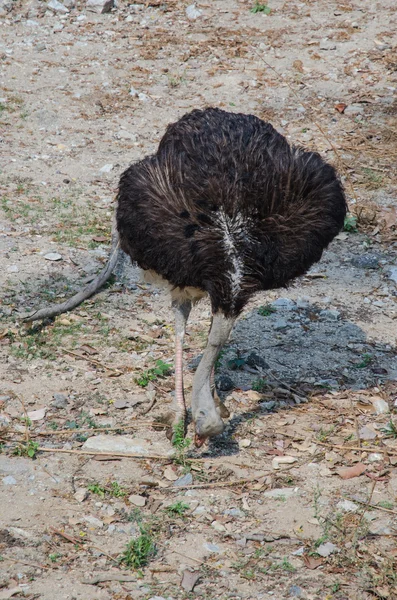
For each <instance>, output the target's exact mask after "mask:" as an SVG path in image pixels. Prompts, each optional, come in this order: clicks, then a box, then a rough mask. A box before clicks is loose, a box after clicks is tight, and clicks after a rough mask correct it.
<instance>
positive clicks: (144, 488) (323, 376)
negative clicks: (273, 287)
mask: <svg viewBox="0 0 397 600" xmlns="http://www.w3.org/2000/svg"><path fill="white" fill-rule="evenodd" d="M72 4H73V3H72V2H69V3H68V4H67V6H68V7H69V8H68V9H67V10H68V12H66V13H65V14H62V13H61V12H54V10H50V9H47V5H46V3H45V2H41V1H38V0H32V1H31V2H30V3H24V2H12V1H11V0H9V1H7V0H5V1H4V0H3V1H0V67H1V75H0V142H1V145H0V148H1V162H0V188H1V207H0V210H1V222H0V251H1V272H0V280H1V292H0V301H1V305H0V317H1V329H0V352H1V364H0V381H1V384H0V438H1V439H0V448H1V450H2V453H1V454H0V557H1V558H0V598H3V599H6V598H10V597H15V598H20V597H27V598H31V599H33V598H40V599H45V600H53V599H54V598H56V599H57V600H63V599H65V600H66V599H70V600H71V599H77V598H81V599H84V600H90V599H91V598H92V599H94V598H95V599H102V598H103V599H108V598H112V599H123V600H124V599H125V600H127V599H132V598H133V599H135V598H140V599H143V600H148V599H150V598H156V597H159V598H171V599H174V600H176V599H188V598H196V597H197V598H202V599H203V600H204V599H207V600H210V599H211V600H212V599H215V598H219V599H222V600H223V599H225V600H226V599H244V600H251V599H252V600H253V599H255V600H259V599H262V600H265V599H266V600H267V599H271V598H277V599H281V598H294V597H297V598H306V599H313V600H314V599H319V600H320V599H322V600H324V599H326V598H328V599H339V600H341V599H349V600H350V599H353V600H355V599H357V600H359V599H360V600H361V599H372V598H388V599H389V598H397V582H396V563H395V561H396V555H397V546H396V541H395V540H396V537H395V536H396V533H397V529H396V528H395V527H396V524H397V520H396V514H397V473H396V467H395V465H396V464H397V440H396V437H397V433H396V429H395V428H394V425H393V421H394V422H396V421H395V412H396V407H397V384H396V381H397V358H396V324H397V303H396V300H397V262H396V254H397V252H396V251H397V226H396V210H395V201H396V189H397V178H396V177H397V173H396V171H397V167H396V165H397V161H396V157H397V151H396V141H397V123H396V114H397V100H396V89H397V71H396V70H397V46H396V43H397V40H396V33H395V32H396V26H397V13H396V11H395V6H394V2H392V1H391V0H384V1H383V2H378V3H374V2H369V1H368V0H363V1H361V2H358V1H355V0H352V1H349V0H344V1H343V2H341V3H336V2H335V3H332V2H331V3H330V2H326V1H325V0H318V1H316V2H310V1H306V2H289V1H285V2H284V1H278V0H272V1H271V2H270V3H269V7H270V9H271V10H270V14H266V12H268V11H266V12H263V11H262V10H258V11H257V12H253V11H252V10H251V9H252V8H253V6H254V2H251V1H249V2H248V1H240V2H235V1H234V0H230V1H227V2H226V1H225V0H223V1H213V2H211V1H207V2H198V3H197V4H196V9H198V10H199V14H198V15H197V17H196V18H195V19H189V18H188V16H187V13H186V8H187V6H188V2H176V1H175V2H173V1H171V0H170V1H168V2H167V1H165V2H161V1H153V2H145V3H143V2H142V3H136V4H127V3H125V2H120V3H119V5H118V7H117V8H114V9H112V10H111V12H109V13H106V14H96V13H94V12H90V11H89V10H87V7H86V6H85V4H84V3H82V2H77V3H76V5H75V6H73V5H72ZM57 10H61V9H59V7H58V9H57ZM189 14H190V13H189ZM208 105H212V106H219V107H222V108H224V109H227V110H231V111H241V112H246V113H253V114H256V115H258V116H259V117H261V118H264V119H268V120H270V121H271V122H272V123H273V125H274V126H275V127H277V129H278V130H279V131H281V132H282V133H283V134H284V135H286V136H287V137H288V139H290V140H291V141H293V142H294V143H298V144H301V145H304V146H305V147H307V148H309V149H315V150H318V151H319V152H321V153H322V154H323V155H324V156H325V157H326V158H327V159H328V160H330V161H331V162H333V163H334V164H335V165H336V166H337V168H338V169H339V171H340V173H341V176H342V179H343V181H344V184H345V187H346V192H347V195H348V198H349V204H350V210H351V212H352V214H355V215H356V217H357V225H358V229H359V231H358V232H354V231H353V232H352V231H344V232H342V233H341V234H340V235H339V236H338V238H337V239H336V240H335V241H334V243H333V244H332V246H331V247H330V248H329V250H328V251H327V252H326V253H325V255H324V258H323V260H322V261H321V263H320V264H318V265H316V266H315V267H314V268H313V269H312V271H311V272H310V273H309V274H308V275H307V277H304V278H302V279H301V280H300V281H298V282H296V283H295V284H294V285H293V286H291V288H290V289H289V290H287V291H285V292H284V293H282V294H280V293H279V292H277V293H276V292H274V293H270V294H267V295H265V294H263V295H260V296H258V297H256V298H255V299H254V300H253V301H252V302H251V303H250V305H249V306H248V307H247V309H246V310H245V312H244V314H243V316H242V318H241V320H240V322H239V323H238V324H237V325H236V327H235V329H234V332H233V334H232V337H231V340H230V343H229V344H228V346H227V348H226V349H225V352H224V353H223V355H222V358H221V360H220V362H219V365H218V374H217V378H218V383H219V387H220V388H221V393H222V395H223V397H224V399H225V403H226V405H227V407H228V409H229V411H230V413H231V416H230V420H229V422H228V426H227V429H226V431H225V434H224V435H223V436H221V437H220V438H219V439H217V440H215V441H214V442H213V443H212V444H211V445H210V446H209V447H207V448H205V449H203V450H200V451H196V450H193V449H191V448H190V447H189V448H187V449H186V450H184V451H182V450H180V451H177V453H176V456H173V457H171V456H170V451H171V447H170V444H169V442H168V440H167V439H166V436H165V433H164V429H163V428H162V427H161V425H159V424H158V420H159V419H161V416H162V415H163V414H164V413H165V412H167V408H168V406H169V403H170V401H171V398H172V392H173V383H172V376H165V377H164V378H159V377H157V378H155V379H153V380H152V381H146V380H145V377H146V379H147V378H148V372H149V375H150V374H151V373H152V374H153V371H150V369H153V368H154V367H155V366H156V361H159V360H161V361H163V363H166V364H170V365H172V363H173V323H172V314H171V311H170V309H169V299H168V297H167V295H166V294H165V293H164V292H161V291H159V290H156V289H155V288H154V287H153V286H150V285H149V284H145V283H141V282H140V281H139V278H138V273H137V271H136V269H134V268H133V267H131V266H128V265H124V267H123V266H122V265H119V268H118V270H117V274H116V278H115V282H113V284H112V285H111V286H108V287H106V289H104V290H103V291H101V293H100V294H98V295H97V296H96V297H95V298H93V299H91V300H90V301H88V302H86V303H85V304H84V305H82V306H81V307H79V309H77V310H76V311H75V312H74V313H72V314H68V315H64V316H62V317H60V318H58V319H56V320H55V322H51V323H45V324H43V325H42V326H40V327H36V328H35V329H33V330H27V329H26V328H25V327H24V326H23V324H22V319H23V316H24V315H26V314H27V313H28V312H30V311H31V310H32V309H36V308H39V307H41V306H43V305H45V304H48V303H51V302H54V301H62V300H63V299H65V298H66V297H68V296H70V295H71V294H72V293H73V292H74V291H75V290H77V289H78V288H79V287H80V286H81V285H83V284H85V283H87V282H89V281H90V280H92V278H93V276H94V275H95V273H96V272H97V271H98V270H99V269H100V268H101V267H102V265H103V264H104V262H105V261H106V258H107V255H108V251H109V239H110V224H111V216H112V211H113V198H114V193H115V189H116V187H117V181H118V177H119V176H120V174H121V172H122V171H123V170H124V168H126V167H127V166H128V165H129V164H130V163H131V162H133V161H134V160H137V159H139V158H141V157H142V156H144V155H145V154H148V153H150V152H153V151H154V150H155V148H156V145H157V144H158V141H159V139H160V138H161V136H162V134H163V132H164V130H165V127H166V125H167V124H168V123H170V122H172V121H175V120H176V119H178V118H179V117H180V116H181V115H182V114H183V113H185V112H186V111H188V110H190V109H192V108H197V107H204V106H208ZM353 228H354V227H353ZM54 254H55V256H54ZM57 255H58V256H57ZM51 258H52V259H54V258H56V259H57V260H50V259H51ZM280 298H281V301H280ZM269 307H270V308H269ZM209 320H210V311H209V306H208V305H207V304H206V303H205V302H203V303H202V304H200V305H199V306H197V307H196V308H195V309H194V311H193V314H192V317H191V320H190V323H189V327H188V336H187V344H186V353H185V357H186V371H187V381H186V388H187V391H188V393H189V389H190V385H191V379H192V374H193V372H194V368H195V365H196V364H197V357H198V356H199V355H200V353H201V351H202V348H203V346H204V345H205V340H206V334H207V331H208V325H209ZM164 370H165V371H166V367H164ZM144 384H147V385H144ZM36 411H38V412H36ZM156 423H157V424H156ZM189 434H190V435H191V431H189ZM104 449H108V452H109V455H108V456H106V457H104V456H99V454H97V453H99V452H100V451H101V450H102V451H103V450H104ZM60 450H63V452H60ZM85 452H86V453H85ZM89 452H91V454H89ZM126 452H130V453H131V452H132V453H134V454H135V455H139V456H140V458H122V457H120V456H117V453H121V454H125V453H126ZM29 455H31V456H29ZM277 458H282V459H284V461H285V462H283V461H282V460H281V464H278V463H277V460H276V459H277ZM288 461H289V462H288ZM348 468H353V470H352V471H350V472H347V473H346V471H345V470H346V469H348ZM346 475H347V476H349V475H350V476H351V478H349V479H345V477H346ZM182 477H183V478H184V479H182ZM195 486H196V487H195ZM142 532H143V533H142ZM134 540H135V541H136V540H139V541H140V544H141V545H140V550H136V546H137V543H135V545H134V543H131V541H134ZM145 543H146V544H147V547H146V550H150V545H151V544H152V545H153V547H155V550H154V551H152V552H146V550H145V549H143V550H142V547H143V546H144V544H145ZM128 545H129V548H130V552H129V558H130V563H131V562H132V563H133V558H134V557H135V559H136V560H138V559H141V562H142V564H139V560H138V563H137V562H135V563H133V564H128V558H127V560H126V553H125V551H126V548H127V547H128ZM134 548H135V554H134ZM146 554H147V556H146ZM145 558H147V564H144V562H145V561H144V559H145ZM1 559H2V560H1ZM123 559H124V560H123ZM126 563H127V564H126ZM134 566H138V568H134ZM197 576H199V579H198V580H197V582H195V583H194V580H195V579H197Z"/></svg>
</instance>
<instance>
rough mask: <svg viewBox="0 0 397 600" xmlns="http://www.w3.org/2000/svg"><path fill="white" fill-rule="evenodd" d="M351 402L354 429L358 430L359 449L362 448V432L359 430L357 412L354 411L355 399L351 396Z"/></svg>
mask: <svg viewBox="0 0 397 600" xmlns="http://www.w3.org/2000/svg"><path fill="white" fill-rule="evenodd" d="M349 400H350V407H351V409H352V413H353V418H354V427H355V429H356V437H357V444H358V446H359V448H361V440H360V432H359V430H358V420H357V415H356V411H355V410H354V405H353V399H352V397H351V396H350V397H349Z"/></svg>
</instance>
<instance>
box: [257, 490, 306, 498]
mask: <svg viewBox="0 0 397 600" xmlns="http://www.w3.org/2000/svg"><path fill="white" fill-rule="evenodd" d="M298 491H299V488H291V487H288V488H275V489H274V490H268V491H267V492H263V494H262V495H263V496H264V497H265V498H291V497H292V496H296V495H297V494H298Z"/></svg>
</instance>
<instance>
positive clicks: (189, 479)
mask: <svg viewBox="0 0 397 600" xmlns="http://www.w3.org/2000/svg"><path fill="white" fill-rule="evenodd" d="M192 483H193V476H192V474H191V473H186V474H185V475H183V476H182V477H179V479H177V480H176V481H174V485H175V486H177V487H179V486H182V485H191V484H192Z"/></svg>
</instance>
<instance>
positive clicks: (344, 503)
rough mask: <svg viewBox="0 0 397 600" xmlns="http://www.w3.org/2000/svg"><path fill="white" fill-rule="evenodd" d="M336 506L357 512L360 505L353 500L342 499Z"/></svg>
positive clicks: (346, 510)
mask: <svg viewBox="0 0 397 600" xmlns="http://www.w3.org/2000/svg"><path fill="white" fill-rule="evenodd" d="M336 508H338V509H339V510H343V511H345V512H357V511H358V509H359V506H358V505H357V504H354V502H351V501H350V500H341V501H340V502H338V504H337V505H336Z"/></svg>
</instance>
